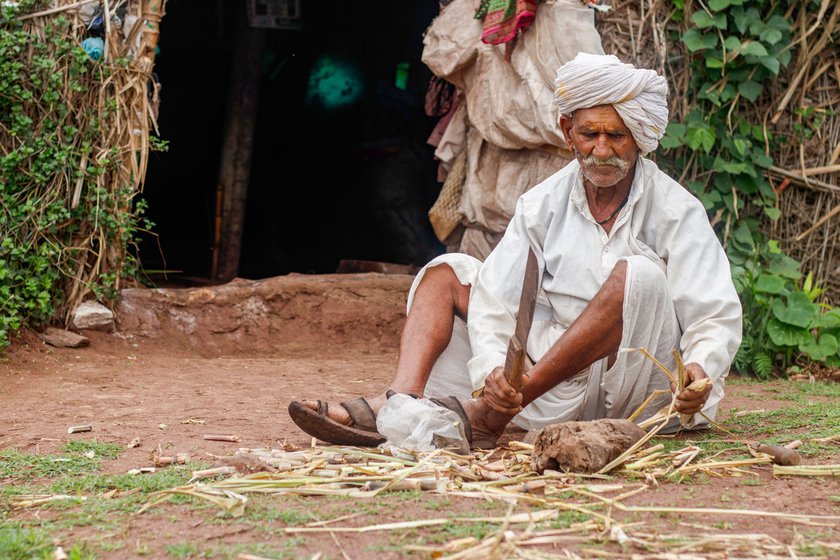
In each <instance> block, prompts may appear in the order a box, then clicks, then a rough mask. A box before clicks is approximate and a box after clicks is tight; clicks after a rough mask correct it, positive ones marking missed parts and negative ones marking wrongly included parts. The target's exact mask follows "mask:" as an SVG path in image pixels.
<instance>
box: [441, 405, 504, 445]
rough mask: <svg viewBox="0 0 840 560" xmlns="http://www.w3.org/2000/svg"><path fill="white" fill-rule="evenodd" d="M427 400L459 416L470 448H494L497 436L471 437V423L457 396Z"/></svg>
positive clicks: (476, 435)
mask: <svg viewBox="0 0 840 560" xmlns="http://www.w3.org/2000/svg"><path fill="white" fill-rule="evenodd" d="M429 400H430V401H432V402H433V403H435V404H436V405H439V406H442V407H443V408H447V409H449V410H451V411H452V412H455V413H456V414H457V415H458V417H459V418H461V423H462V424H463V425H464V435H465V436H466V437H467V441H468V442H469V443H470V447H471V448H472V449H494V448H495V447H496V446H497V445H496V442H497V441H498V439H499V438H498V437H496V436H489V435H484V436H479V435H478V434H475V439H473V435H474V433H473V429H472V425H471V424H470V419H469V418H467V411H466V410H464V406H463V405H462V404H461V401H460V400H458V398H457V397H441V398H435V399H429Z"/></svg>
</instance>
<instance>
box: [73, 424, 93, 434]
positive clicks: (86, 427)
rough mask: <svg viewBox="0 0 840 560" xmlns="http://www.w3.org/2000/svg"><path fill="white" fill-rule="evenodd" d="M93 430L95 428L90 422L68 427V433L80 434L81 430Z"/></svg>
mask: <svg viewBox="0 0 840 560" xmlns="http://www.w3.org/2000/svg"><path fill="white" fill-rule="evenodd" d="M92 430H93V426H91V425H90V424H84V425H81V426H70V427H69V428H67V433H68V434H78V433H80V432H90V431H92Z"/></svg>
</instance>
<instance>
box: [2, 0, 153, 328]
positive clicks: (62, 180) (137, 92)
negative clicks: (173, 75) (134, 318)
mask: <svg viewBox="0 0 840 560" xmlns="http://www.w3.org/2000/svg"><path fill="white" fill-rule="evenodd" d="M163 3H164V0H110V2H109V0H102V1H101V2H100V0H83V1H74V0H52V1H50V2H31V1H30V2H27V1H22V2H4V13H5V17H6V19H5V21H3V22H2V25H3V26H4V27H5V28H6V29H7V30H16V31H19V32H20V31H22V32H23V33H24V34H25V35H24V36H25V37H26V38H27V42H28V44H29V48H28V49H26V50H24V51H22V52H19V53H17V54H16V57H17V62H18V63H19V64H20V65H21V66H20V71H19V72H18V73H17V75H16V76H15V78H14V79H16V80H17V81H18V82H17V83H19V84H22V87H23V88H25V89H28V90H29V91H32V92H36V95H37V93H38V92H39V91H44V90H43V89H42V85H41V84H42V83H43V82H44V80H45V79H51V80H53V81H55V82H58V81H59V80H60V81H61V83H63V88H62V86H61V83H59V91H61V94H60V95H58V96H57V97H59V99H50V100H49V102H47V101H46V100H45V99H37V98H36V99H35V100H34V101H33V102H31V103H27V104H23V105H22V106H23V107H24V112H25V114H26V115H25V116H26V117H27V118H28V119H31V131H32V134H31V135H28V137H21V135H19V134H16V133H15V132H14V131H12V130H10V128H11V126H10V125H8V121H5V124H4V122H0V149H2V154H3V155H5V156H8V155H9V154H14V153H15V152H18V153H24V154H25V153H26V152H22V150H24V149H25V148H26V144H27V142H29V143H30V144H31V143H32V142H33V139H39V141H41V142H43V143H44V144H45V148H46V149H47V150H50V153H60V154H62V156H61V159H60V160H59V161H56V162H55V166H54V172H53V173H51V174H49V175H46V176H45V177H46V178H45V179H44V178H43V175H38V174H37V173H35V172H34V170H35V167H34V166H36V165H41V164H43V162H38V157H37V154H35V155H30V156H28V157H23V158H21V160H20V161H19V164H18V167H17V168H16V169H15V170H13V173H14V175H11V174H9V175H8V176H7V183H10V182H16V183H17V184H16V185H15V187H14V188H13V189H11V188H10V189H7V191H6V192H7V193H12V194H11V195H10V196H12V197H13V198H14V203H15V204H28V205H30V207H31V212H30V213H29V214H28V215H26V216H25V218H24V220H23V222H24V223H20V221H19V220H17V219H15V218H11V219H9V220H6V221H4V222H2V223H0V238H2V239H9V238H12V239H14V244H15V245H16V246H18V247H24V248H28V250H31V251H32V250H34V249H33V248H37V247H50V250H49V251H44V252H43V255H44V257H45V259H46V260H48V261H50V262H49V265H51V266H52V267H55V268H56V269H58V271H59V273H60V275H58V276H57V278H56V279H55V282H54V284H53V285H52V286H51V287H50V286H44V287H45V289H47V290H49V291H51V292H52V295H53V297H54V298H57V299H58V301H53V304H54V307H55V309H54V311H55V313H56V315H57V316H64V317H65V318H66V317H67V316H68V315H69V313H70V311H72V310H73V309H74V308H75V307H76V306H77V305H78V303H80V302H81V301H82V300H84V299H87V298H90V297H91V296H90V294H91V292H92V291H93V292H96V296H97V298H98V299H108V298H109V296H110V297H113V296H115V295H116V294H117V291H118V290H119V289H120V288H121V287H122V285H123V284H124V282H125V279H126V278H128V277H130V273H129V274H126V271H127V270H128V269H130V266H128V267H127V264H129V265H130V264H131V257H130V256H128V255H129V245H130V244H131V243H132V242H133V241H134V236H135V235H136V228H137V227H139V226H138V217H139V215H138V212H137V210H136V209H135V208H134V201H133V199H134V197H135V195H136V194H137V192H138V191H140V190H141V189H142V185H143V178H144V176H145V173H146V164H147V160H148V152H149V147H150V146H149V137H150V127H154V126H155V125H154V114H155V107H156V104H157V87H156V84H155V83H154V82H153V81H152V74H151V70H152V64H153V60H154V53H155V48H156V44H157V38H158V23H159V22H160V18H161V15H162V10H163ZM97 9H99V12H98V13H97ZM96 15H99V16H101V18H102V20H101V21H102V25H103V27H104V33H103V37H102V39H103V43H101V45H102V46H103V47H104V48H103V49H102V52H101V54H100V53H98V52H97V53H95V54H93V55H91V56H90V60H88V59H87V57H86V56H85V54H86V53H85V52H84V51H83V50H82V48H81V45H82V42H83V40H84V39H85V38H86V37H88V36H89V35H90V34H91V31H90V27H91V20H92V18H93V17H94V16H96ZM87 54H90V51H89V52H88V53H87ZM97 55H99V56H98V57H97ZM44 61H52V62H53V64H54V65H53V66H51V67H49V68H41V67H39V64H40V65H41V66H43V65H44ZM80 69H81V70H80ZM3 93H8V92H3ZM13 98H14V93H12V94H10V95H9V97H7V99H6V101H7V102H9V103H14V102H15V99H13ZM56 130H60V131H63V133H60V132H59V133H56V132H55V131H56ZM41 169H43V167H42V168H41ZM48 213H52V214H55V215H54V216H53V215H47V214H48Z"/></svg>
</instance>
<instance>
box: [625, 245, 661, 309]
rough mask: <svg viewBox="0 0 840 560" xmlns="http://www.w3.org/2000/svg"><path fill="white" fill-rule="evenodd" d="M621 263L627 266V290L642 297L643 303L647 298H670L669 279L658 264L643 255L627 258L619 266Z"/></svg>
mask: <svg viewBox="0 0 840 560" xmlns="http://www.w3.org/2000/svg"><path fill="white" fill-rule="evenodd" d="M621 263H625V266H626V272H625V273H624V281H625V286H626V288H625V290H627V289H630V290H633V291H635V292H637V294H638V295H639V296H642V300H641V301H645V299H647V298H659V297H664V296H667V297H669V298H670V295H669V291H668V278H667V276H665V271H664V270H662V267H660V266H659V265H658V264H656V263H655V262H653V261H652V260H650V259H649V258H647V257H644V256H641V255H633V256H630V257H626V258H624V259H622V260H621V261H619V264H621ZM616 267H618V265H616ZM628 282H629V285H628V284H627V283H628Z"/></svg>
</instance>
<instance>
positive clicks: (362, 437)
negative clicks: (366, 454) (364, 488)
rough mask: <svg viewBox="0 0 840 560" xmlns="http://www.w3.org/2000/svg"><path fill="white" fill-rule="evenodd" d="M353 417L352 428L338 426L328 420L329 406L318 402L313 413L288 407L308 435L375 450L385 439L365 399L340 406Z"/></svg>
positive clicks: (297, 404) (305, 408)
mask: <svg viewBox="0 0 840 560" xmlns="http://www.w3.org/2000/svg"><path fill="white" fill-rule="evenodd" d="M340 404H341V406H342V407H343V408H344V410H346V411H347V414H348V415H349V416H350V425H345V424H342V423H340V422H336V421H335V420H333V419H332V418H330V417H329V416H328V413H329V405H328V404H327V403H326V402H325V401H321V400H319V401H318V410H312V409H311V408H309V407H308V406H306V405H304V404H303V403H302V402H299V401H292V402H291V403H290V404H289V416H290V417H291V418H292V421H293V422H294V423H295V424H297V426H298V427H299V428H300V429H301V430H303V431H304V432H306V433H307V434H309V435H311V436H314V437H316V438H318V439H320V440H322V441H325V442H327V443H332V444H334V445H355V446H359V447H376V446H377V445H379V444H380V443H382V442H383V441H385V437H384V436H383V435H382V434H380V433H379V432H377V431H376V414H375V413H374V412H373V409H372V408H371V407H370V404H369V403H368V402H367V399H365V398H364V397H359V398H357V399H353V400H352V401H347V402H343V403H340Z"/></svg>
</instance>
